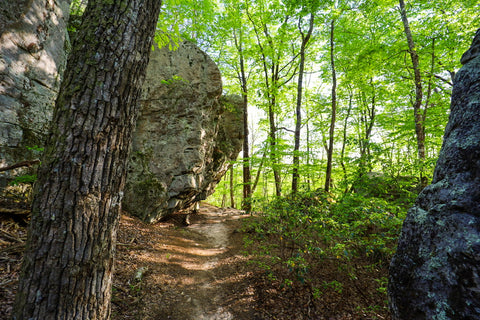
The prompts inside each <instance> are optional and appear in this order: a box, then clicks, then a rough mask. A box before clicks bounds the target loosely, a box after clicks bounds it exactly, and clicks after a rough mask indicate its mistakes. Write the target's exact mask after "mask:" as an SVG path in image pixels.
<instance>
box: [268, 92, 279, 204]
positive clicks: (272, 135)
mask: <svg viewBox="0 0 480 320" xmlns="http://www.w3.org/2000/svg"><path fill="white" fill-rule="evenodd" d="M275 103H276V99H275V96H274V95H272V100H271V102H270V105H269V106H268V120H269V123H270V131H269V133H268V135H269V140H270V141H269V142H270V159H271V161H272V170H273V178H274V180H275V194H276V195H277V197H281V196H282V177H281V176H280V168H279V165H278V163H279V161H278V155H277V133H276V132H277V127H276V125H275V113H274V111H273V108H274V106H275Z"/></svg>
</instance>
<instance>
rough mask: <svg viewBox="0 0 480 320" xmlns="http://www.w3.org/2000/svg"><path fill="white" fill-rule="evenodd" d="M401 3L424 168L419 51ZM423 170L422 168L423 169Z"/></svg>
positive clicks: (401, 0) (421, 162)
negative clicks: (416, 48) (411, 69)
mask: <svg viewBox="0 0 480 320" xmlns="http://www.w3.org/2000/svg"><path fill="white" fill-rule="evenodd" d="M399 3H400V14H401V16H402V22H403V27H404V31H405V36H406V38H407V43H408V52H409V53H410V58H411V60H412V67H413V75H414V82H415V102H414V103H413V115H414V119H415V135H416V137H417V149H418V158H419V160H420V165H421V166H422V168H423V164H424V162H425V113H422V112H421V110H422V99H423V89H422V77H421V74H420V66H419V59H418V54H417V51H416V50H415V43H414V42H413V37H412V32H411V30H410V25H409V23H408V18H407V11H406V9H405V2H404V0H399ZM421 171H422V170H421ZM420 180H421V181H422V184H425V185H426V181H424V180H425V178H424V177H423V174H422V173H421V174H420Z"/></svg>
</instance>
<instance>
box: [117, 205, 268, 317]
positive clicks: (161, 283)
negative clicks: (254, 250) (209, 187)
mask: <svg viewBox="0 0 480 320" xmlns="http://www.w3.org/2000/svg"><path fill="white" fill-rule="evenodd" d="M183 217H184V215H183V216H182V215H176V216H174V217H173V218H172V219H170V221H168V222H163V223H159V224H155V225H147V224H143V223H141V222H140V221H138V220H136V219H133V218H130V217H127V216H123V217H122V220H121V226H120V230H119V235H118V247H117V248H118V249H117V257H116V272H115V275H114V287H113V288H114V298H113V314H112V319H114V320H115V319H142V320H144V319H151V320H157V319H175V320H189V319H192V320H193V319H195V320H200V319H211V320H213V319H225V320H227V319H259V317H258V316H257V315H256V312H255V310H254V307H255V302H254V296H255V294H254V288H253V287H251V283H254V282H255V281H250V279H249V277H251V276H252V273H251V272H250V271H249V270H248V267H249V266H248V265H247V260H248V258H246V257H245V255H244V254H243V252H242V251H243V245H242V242H243V241H242V237H243V236H242V234H241V233H239V232H238V229H239V228H240V227H241V224H242V222H241V220H242V219H243V218H245V217H247V215H244V214H242V212H241V211H239V210H234V209H220V208H217V207H214V206H211V205H208V204H203V205H202V206H201V207H200V210H199V212H198V213H197V214H193V215H191V216H190V225H188V226H184V225H182V221H183Z"/></svg>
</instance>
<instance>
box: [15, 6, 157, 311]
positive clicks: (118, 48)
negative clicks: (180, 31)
mask: <svg viewBox="0 0 480 320" xmlns="http://www.w3.org/2000/svg"><path fill="white" fill-rule="evenodd" d="M159 9H160V1H158V0H116V1H105V0H90V1H89V3H88V6H87V8H86V11H85V13H84V16H83V21H82V25H81V29H80V30H79V33H78V35H77V36H76V39H75V43H74V45H73V51H72V53H71V55H70V58H69V61H68V64H67V69H66V71H65V75H64V81H63V82H62V85H61V88H60V93H59V96H58V98H57V102H56V106H55V111H54V117H53V122H52V129H51V133H50V136H49V138H48V141H47V147H46V150H45V155H44V159H43V161H42V166H41V168H40V171H39V174H38V176H39V180H38V183H37V190H36V196H35V198H34V203H33V208H32V221H31V224H30V229H29V234H28V240H27V248H26V252H25V258H24V262H23V265H22V273H21V277H20V283H19V288H18V293H17V297H16V302H15V306H14V311H13V318H14V319H16V320H21V319H38V320H40V319H42V320H43V319H89V320H93V319H107V318H108V317H109V315H110V299H111V282H112V268H113V257H114V250H115V236H116V230H117V225H118V219H119V212H120V201H121V198H122V189H123V186H124V182H125V173H126V161H127V155H128V152H129V148H130V141H131V133H132V130H133V128H134V125H135V121H136V114H137V110H138V107H137V99H138V97H139V94H140V90H141V85H142V82H143V79H144V74H145V69H146V66H147V63H148V57H149V52H150V49H151V45H152V39H153V35H154V30H155V26H156V23H157V19H158V13H159Z"/></svg>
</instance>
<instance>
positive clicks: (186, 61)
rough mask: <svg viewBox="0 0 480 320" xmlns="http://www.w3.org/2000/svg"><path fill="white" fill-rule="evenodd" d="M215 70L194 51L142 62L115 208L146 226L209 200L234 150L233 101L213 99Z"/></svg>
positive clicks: (218, 91) (237, 122)
mask: <svg viewBox="0 0 480 320" xmlns="http://www.w3.org/2000/svg"><path fill="white" fill-rule="evenodd" d="M221 95H222V82H221V76H220V71H219V70H218V67H217V66H216V65H215V63H214V62H213V61H212V60H211V59H210V58H209V57H208V56H207V55H206V54H205V53H203V52H202V51H201V50H200V49H198V48H197V47H196V46H195V45H194V44H192V43H189V42H183V43H182V44H180V46H179V48H178V49H176V50H175V51H169V50H168V48H162V49H158V48H156V49H155V50H154V51H153V52H152V54H151V57H150V63H149V67H148V69H147V76H146V80H145V84H144V88H143V96H142V99H141V112H140V115H139V118H138V121H137V127H136V131H135V133H134V137H133V145H132V152H131V159H130V162H129V170H128V177H127V183H126V187H125V196H124V200H123V208H124V209H125V210H126V211H127V212H129V213H130V214H133V215H135V216H138V217H140V218H141V219H143V220H144V221H147V222H155V221H158V220H160V219H162V218H163V217H165V216H167V215H168V214H170V213H173V212H175V211H178V210H181V209H185V208H188V207H190V206H191V205H193V204H194V203H195V202H197V201H199V200H203V199H205V198H206V197H207V196H208V195H210V194H211V193H212V192H213V190H214V186H215V185H216V183H218V181H219V180H220V178H221V177H222V175H223V174H224V173H225V171H226V169H227V163H228V161H229V160H232V159H235V158H236V157H237V155H238V153H239V152H240V150H241V140H242V136H243V129H242V120H241V117H242V116H241V114H242V109H241V107H242V103H241V99H240V98H230V99H220V97H221Z"/></svg>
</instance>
